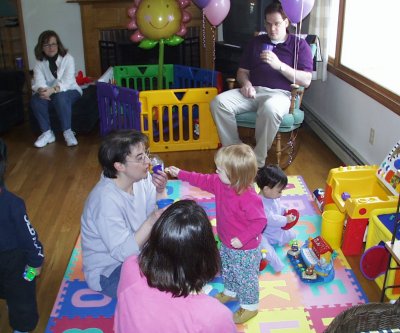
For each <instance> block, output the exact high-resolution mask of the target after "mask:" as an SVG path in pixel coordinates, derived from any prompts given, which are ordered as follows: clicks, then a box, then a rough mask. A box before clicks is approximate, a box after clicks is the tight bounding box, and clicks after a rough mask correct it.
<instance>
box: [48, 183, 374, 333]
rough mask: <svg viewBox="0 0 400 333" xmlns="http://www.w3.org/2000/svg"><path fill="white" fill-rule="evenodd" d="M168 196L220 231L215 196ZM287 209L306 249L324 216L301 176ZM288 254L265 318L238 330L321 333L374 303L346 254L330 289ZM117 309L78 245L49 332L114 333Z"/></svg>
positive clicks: (264, 284) (269, 282)
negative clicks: (343, 315)
mask: <svg viewBox="0 0 400 333" xmlns="http://www.w3.org/2000/svg"><path fill="white" fill-rule="evenodd" d="M168 196H169V197H171V198H173V199H181V198H191V199H194V200H196V201H197V202H198V203H199V204H201V205H202V206H203V208H204V209H205V210H206V212H207V214H208V216H209V218H210V220H211V223H212V225H213V226H215V223H216V221H215V202H214V198H213V195H211V194H210V193H208V192H205V191H201V190H199V189H198V188H195V187H192V186H190V185H189V184H187V183H182V182H181V181H178V180H173V181H170V182H169V183H168ZM282 203H283V205H284V206H285V207H286V208H288V209H289V208H295V209H297V210H298V211H299V212H300V221H299V222H298V223H297V224H296V226H295V227H294V230H295V231H296V232H297V239H298V240H299V241H300V244H302V243H303V242H304V241H305V240H306V239H307V238H308V237H310V236H311V237H316V236H318V235H319V234H320V224H321V216H320V211H319V210H318V208H317V206H316V204H315V203H314V201H313V199H312V197H311V193H310V191H309V190H308V189H307V187H306V185H305V183H304V181H303V179H302V178H301V177H300V176H289V184H288V186H287V188H286V189H285V191H284V194H283V197H282ZM287 250H288V247H284V248H277V252H278V254H279V255H280V256H281V258H282V259H283V260H284V262H285V264H286V267H285V268H284V270H283V271H282V272H281V273H280V274H274V273H273V271H272V270H271V269H270V268H269V267H268V266H267V267H266V268H265V269H264V270H263V271H262V272H261V273H260V312H259V314H258V315H257V316H256V317H255V318H254V319H251V320H250V321H248V322H247V323H245V324H243V325H238V326H237V328H238V332H243V333H268V332H271V333H272V332H275V333H278V332H279V333H306V332H314V333H319V332H323V331H324V329H325V328H326V327H327V326H328V325H329V323H330V322H331V320H332V319H333V318H334V317H335V316H336V315H337V314H339V313H340V312H342V311H343V310H345V309H346V308H348V307H350V306H352V305H355V304H362V303H366V302H368V300H367V297H366V295H365V293H364V292H363V290H362V288H361V286H360V285H359V283H358V281H357V279H356V277H355V275H354V274H353V272H352V270H351V268H350V266H349V264H348V262H347V261H346V259H345V257H344V256H343V254H342V253H341V251H340V250H339V251H338V256H337V258H336V259H335V261H334V266H335V279H334V280H333V281H331V282H329V283H304V282H302V281H301V280H300V279H299V277H298V275H297V274H296V272H295V270H294V269H293V268H292V266H291V264H290V262H289V260H288V258H287V256H286V252H287ZM222 289H223V283H222V281H221V278H219V277H217V278H216V279H215V280H214V281H212V282H211V283H210V287H209V290H210V291H209V294H210V295H214V294H216V293H217V292H218V291H221V290H222ZM227 306H228V307H229V308H230V309H231V310H232V311H236V309H237V308H238V307H239V304H238V303H237V302H230V303H228V304H227ZM114 308H115V301H114V300H112V299H110V298H109V297H107V296H103V295H101V294H99V293H96V292H93V291H91V290H90V289H88V287H87V285H86V283H85V281H84V277H83V273H82V259H81V247H80V239H78V241H77V243H76V246H75V249H74V250H73V252H72V255H71V259H70V262H69V265H68V267H67V270H66V272H65V276H64V279H63V281H62V284H61V287H60V290H59V293H58V296H57V299H56V302H55V304H54V307H53V311H52V313H51V317H50V319H49V322H48V325H47V329H46V332H52V333H78V332H84V333H112V332H113V329H112V327H113V313H114ZM160 332H162V325H160Z"/></svg>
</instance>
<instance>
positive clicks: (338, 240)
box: [321, 210, 345, 250]
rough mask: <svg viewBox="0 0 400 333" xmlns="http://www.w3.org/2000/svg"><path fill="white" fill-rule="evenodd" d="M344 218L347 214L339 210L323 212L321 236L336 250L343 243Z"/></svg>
mask: <svg viewBox="0 0 400 333" xmlns="http://www.w3.org/2000/svg"><path fill="white" fill-rule="evenodd" d="M344 218H345V215H344V214H343V213H342V212H340V211H338V210H326V211H324V212H323V213H322V224H321V236H322V238H323V239H325V240H326V241H327V242H328V243H329V245H330V246H331V248H332V249H334V250H336V249H339V248H340V245H341V244H342V235H343V224H344Z"/></svg>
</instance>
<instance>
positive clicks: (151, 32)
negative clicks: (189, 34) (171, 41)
mask: <svg viewBox="0 0 400 333" xmlns="http://www.w3.org/2000/svg"><path fill="white" fill-rule="evenodd" d="M136 20H137V26H138V27H139V29H140V31H141V32H142V34H143V35H144V36H146V37H147V38H150V39H153V40H159V39H161V38H168V37H170V36H172V35H174V34H175V33H176V32H177V31H178V30H179V29H180V27H181V20H182V9H181V7H180V6H179V3H178V2H177V1H176V0H142V1H141V2H140V3H139V6H138V8H137V11H136Z"/></svg>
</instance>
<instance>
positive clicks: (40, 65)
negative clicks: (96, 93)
mask: <svg viewBox="0 0 400 333" xmlns="http://www.w3.org/2000/svg"><path fill="white" fill-rule="evenodd" d="M35 57H36V60H37V61H36V64H35V67H34V68H33V84H32V91H33V92H34V95H33V96H32V99H31V107H32V111H33V114H34V116H35V118H36V119H37V121H38V123H39V127H40V130H41V131H42V134H41V135H40V136H39V138H38V139H37V140H36V142H35V143H34V145H35V147H38V148H42V147H44V146H46V145H47V144H49V143H52V142H54V141H55V136H54V133H53V131H52V130H51V128H50V118H49V106H50V105H53V107H54V108H55V110H56V112H57V116H58V118H59V119H60V123H61V128H62V130H63V133H64V138H65V141H66V144H67V146H69V147H71V146H76V145H77V144H78V141H77V140H76V138H75V135H74V133H73V132H72V130H71V114H72V105H73V104H74V102H75V101H77V100H78V99H79V98H80V97H81V95H82V89H81V88H80V87H79V85H78V84H77V83H76V80H75V61H74V58H73V57H72V56H71V55H70V54H69V53H68V50H67V49H66V48H65V47H64V45H63V44H62V42H61V40H60V37H58V35H57V33H56V32H54V31H51V30H46V31H44V32H42V33H41V34H40V36H39V39H38V43H37V45H36V46H35Z"/></svg>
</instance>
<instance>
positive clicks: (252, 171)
mask: <svg viewBox="0 0 400 333" xmlns="http://www.w3.org/2000/svg"><path fill="white" fill-rule="evenodd" d="M214 161H215V164H216V166H217V167H219V168H221V169H223V170H224V171H225V172H226V175H227V177H228V178H229V181H230V182H231V186H232V187H233V188H234V189H235V191H236V192H237V193H238V194H241V193H242V192H243V191H244V190H246V189H247V188H248V187H249V186H250V185H252V184H253V183H254V179H255V177H256V175H257V170H258V168H257V158H256V155H255V154H254V151H253V149H252V148H251V147H250V146H248V145H246V144H239V145H231V146H226V147H222V148H220V149H219V150H218V151H217V153H216V155H215V159H214Z"/></svg>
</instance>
